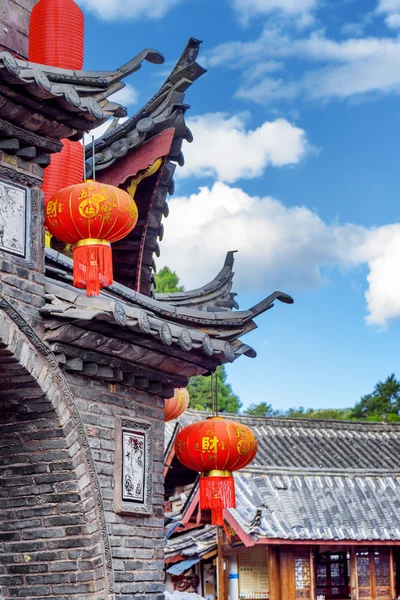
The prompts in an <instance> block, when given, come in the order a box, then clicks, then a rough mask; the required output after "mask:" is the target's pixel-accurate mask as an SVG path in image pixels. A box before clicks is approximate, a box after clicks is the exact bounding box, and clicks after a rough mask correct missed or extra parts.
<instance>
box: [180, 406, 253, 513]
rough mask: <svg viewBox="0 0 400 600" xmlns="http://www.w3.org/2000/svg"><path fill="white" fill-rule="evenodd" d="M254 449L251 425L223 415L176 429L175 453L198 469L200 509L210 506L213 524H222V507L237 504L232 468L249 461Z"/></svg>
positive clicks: (190, 467) (185, 462)
mask: <svg viewBox="0 0 400 600" xmlns="http://www.w3.org/2000/svg"><path fill="white" fill-rule="evenodd" d="M257 449H258V442H257V438H256V437H255V435H254V433H253V432H252V431H251V429H249V428H248V427H246V425H243V423H238V422H237V421H230V420H228V419H224V418H222V417H210V418H208V419H206V420H205V421H200V422H198V423H193V424H192V425H189V426H188V427H185V429H183V430H182V431H180V432H179V434H178V436H177V438H176V441H175V452H176V456H177V458H178V459H179V460H180V462H181V463H182V464H183V465H185V467H187V468H188V469H192V470H193V471H199V472H200V474H201V476H200V509H201V510H204V509H211V522H212V524H213V525H223V511H224V508H235V506H236V498H235V483H234V479H233V476H232V471H237V470H238V469H242V468H243V467H245V466H246V465H248V464H249V463H250V462H251V461H252V460H253V458H254V457H255V455H256V454H257Z"/></svg>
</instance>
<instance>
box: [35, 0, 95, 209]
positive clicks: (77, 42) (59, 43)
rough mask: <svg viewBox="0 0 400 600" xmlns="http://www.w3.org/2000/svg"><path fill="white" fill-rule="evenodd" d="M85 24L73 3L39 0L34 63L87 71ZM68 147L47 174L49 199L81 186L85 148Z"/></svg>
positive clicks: (45, 186) (78, 145)
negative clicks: (66, 188) (60, 192)
mask: <svg viewBox="0 0 400 600" xmlns="http://www.w3.org/2000/svg"><path fill="white" fill-rule="evenodd" d="M84 34H85V21H84V16H83V12H82V11H81V9H80V8H79V6H78V5H77V4H76V3H75V2H74V1H73V0H39V2H37V4H35V6H34V7H33V9H32V12H31V17H30V23H29V48H28V58H29V60H30V61H31V62H35V63H39V64H41V65H49V66H52V67H60V68H62V69H71V70H73V71H80V70H81V69H82V68H83V55H84ZM62 142H63V144H64V147H63V149H62V150H61V152H59V153H58V154H53V155H52V157H51V162H50V164H49V166H48V167H47V169H46V170H45V172H44V177H43V185H42V190H43V192H44V197H45V199H46V200H48V199H50V198H51V196H52V195H53V194H54V193H55V192H56V191H58V190H60V189H62V188H65V187H67V186H68V185H73V184H74V183H80V182H81V181H82V174H83V146H82V144H81V143H80V142H71V141H70V140H67V139H65V140H62Z"/></svg>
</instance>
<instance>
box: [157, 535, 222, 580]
mask: <svg viewBox="0 0 400 600" xmlns="http://www.w3.org/2000/svg"><path fill="white" fill-rule="evenodd" d="M216 548H217V538H216V533H215V527H213V526H212V525H206V526H205V527H200V528H198V529H190V530H189V531H185V532H183V533H180V534H179V535H178V536H175V537H171V538H169V540H168V541H167V544H166V546H165V560H166V561H169V559H174V558H175V557H177V556H181V557H185V558H186V557H188V558H189V557H191V558H193V559H195V558H200V557H202V556H204V555H205V554H209V553H210V552H212V551H213V550H215V549H216ZM181 572H182V571H181Z"/></svg>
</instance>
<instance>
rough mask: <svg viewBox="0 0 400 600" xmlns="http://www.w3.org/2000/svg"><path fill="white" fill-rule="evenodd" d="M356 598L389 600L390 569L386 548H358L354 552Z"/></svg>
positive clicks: (390, 587) (388, 554) (387, 549)
mask: <svg viewBox="0 0 400 600" xmlns="http://www.w3.org/2000/svg"><path fill="white" fill-rule="evenodd" d="M356 564H357V587H358V590H357V597H358V598H359V599H360V600H364V599H365V600H375V599H379V600H391V598H392V593H391V591H392V581H391V574H392V569H391V566H390V553H389V548H387V547H382V546H381V547H376V548H370V547H368V548H360V549H357V551H356Z"/></svg>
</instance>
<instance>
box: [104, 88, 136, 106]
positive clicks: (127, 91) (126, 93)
mask: <svg viewBox="0 0 400 600" xmlns="http://www.w3.org/2000/svg"><path fill="white" fill-rule="evenodd" d="M109 100H111V101H112V102H117V103H118V104H122V106H132V105H133V104H137V103H138V100H139V93H138V91H137V90H136V89H135V88H134V87H133V86H132V85H130V84H129V83H128V84H126V85H125V87H124V88H122V89H121V90H118V92H115V94H112V95H111V96H110V97H109Z"/></svg>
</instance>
